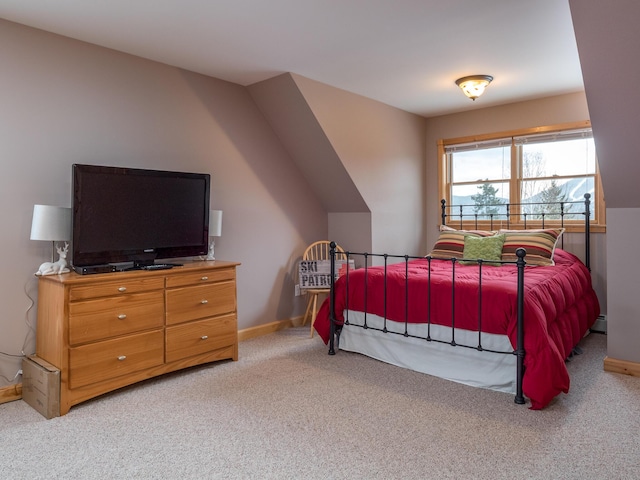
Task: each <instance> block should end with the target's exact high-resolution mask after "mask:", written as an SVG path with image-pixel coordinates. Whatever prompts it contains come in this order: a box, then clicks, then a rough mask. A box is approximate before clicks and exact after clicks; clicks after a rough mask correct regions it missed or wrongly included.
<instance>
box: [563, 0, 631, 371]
mask: <svg viewBox="0 0 640 480" xmlns="http://www.w3.org/2000/svg"><path fill="white" fill-rule="evenodd" d="M569 4H570V7H571V17H572V20H573V26H574V30H575V33H576V41H577V44H578V52H579V53H580V64H581V66H582V76H583V77H584V85H585V91H586V95H587V100H588V101H589V110H590V112H591V123H592V125H593V134H594V137H595V142H596V150H597V152H598V157H599V158H600V170H601V173H602V185H603V188H604V191H605V195H606V198H607V264H608V268H607V283H608V291H609V299H608V311H607V317H608V318H607V323H608V335H607V354H608V355H609V356H610V357H612V358H614V359H618V360H625V361H629V362H636V363H640V348H638V347H639V345H640V297H639V296H638V292H639V291H640V283H639V281H638V268H639V267H640V261H639V260H638V255H637V244H636V242H635V241H634V239H635V237H636V234H637V233H638V230H640V227H639V223H638V221H640V208H639V207H640V195H638V181H639V179H640V162H639V161H638V111H639V110H640V95H638V93H637V92H636V91H635V90H634V89H633V88H630V85H631V84H633V83H634V80H635V79H637V78H638V77H639V76H640V62H638V61H637V60H636V59H637V57H638V49H639V48H640V35H639V34H638V18H640V3H639V2H633V1H626V2H601V1H598V0H579V1H578V0H570V2H569ZM636 371H637V367H636Z"/></svg>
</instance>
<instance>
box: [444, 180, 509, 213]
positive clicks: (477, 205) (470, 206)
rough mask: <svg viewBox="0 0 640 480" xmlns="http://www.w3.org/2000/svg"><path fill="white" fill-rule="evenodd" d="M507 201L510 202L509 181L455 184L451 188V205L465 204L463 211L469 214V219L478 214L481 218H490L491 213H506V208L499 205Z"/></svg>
mask: <svg viewBox="0 0 640 480" xmlns="http://www.w3.org/2000/svg"><path fill="white" fill-rule="evenodd" d="M506 203H509V183H508V182H495V183H477V184H473V185H454V186H453V187H452V189H451V205H465V206H464V207H463V210H462V213H463V215H465V216H466V215H469V217H467V219H471V217H472V216H473V217H475V215H476V214H478V219H479V220H488V219H489V218H490V214H504V213H506V208H501V207H500V206H499V205H501V204H506ZM452 213H453V212H452ZM455 213H456V214H459V211H456V212H455Z"/></svg>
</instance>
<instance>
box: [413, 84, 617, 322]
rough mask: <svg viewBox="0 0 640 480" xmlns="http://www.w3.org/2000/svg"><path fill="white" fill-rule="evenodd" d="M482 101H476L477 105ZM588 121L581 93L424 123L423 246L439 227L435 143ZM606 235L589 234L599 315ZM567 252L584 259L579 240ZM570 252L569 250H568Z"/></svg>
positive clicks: (572, 240)
mask: <svg viewBox="0 0 640 480" xmlns="http://www.w3.org/2000/svg"><path fill="white" fill-rule="evenodd" d="M481 100H482V99H480V100H478V102H480V101H481ZM584 120H589V109H588V108H587V101H586V97H585V94H584V93H583V92H579V93H571V94H566V95H559V96H555V97H547V98H542V99H539V100H530V101H526V102H519V103H512V104H509V105H502V106H497V107H488V108H478V109H477V110H470V111H468V112H463V113H457V114H452V115H444V116H440V117H432V118H429V119H428V120H427V178H426V185H427V213H426V218H427V227H426V228H427V244H428V245H429V246H431V245H433V244H434V243H435V241H436V239H437V236H438V226H439V225H440V199H439V198H438V149H437V142H438V140H440V139H444V138H456V137H464V136H468V135H479V134H483V133H495V132H506V131H510V130H516V129H521V128H532V127H540V126H545V125H555V124H561V123H569V122H579V121H584ZM605 239H606V236H605V235H604V234H593V235H592V246H591V258H592V274H593V283H594V287H595V289H596V293H597V294H598V298H599V299H600V303H601V306H602V309H603V313H604V312H606V308H607V282H606V273H607V267H606V258H607V255H606V241H605ZM565 245H566V247H567V249H569V250H571V249H572V248H573V247H571V248H569V247H570V246H572V245H575V248H577V250H575V253H577V254H578V255H579V256H580V257H581V258H582V257H584V255H583V254H582V252H583V251H584V247H583V246H581V245H584V242H583V241H582V238H575V235H568V239H567V243H566V244H565ZM572 251H573V250H572Z"/></svg>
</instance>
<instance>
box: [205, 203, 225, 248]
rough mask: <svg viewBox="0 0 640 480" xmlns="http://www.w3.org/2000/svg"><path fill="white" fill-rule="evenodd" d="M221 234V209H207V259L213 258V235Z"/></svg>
mask: <svg viewBox="0 0 640 480" xmlns="http://www.w3.org/2000/svg"><path fill="white" fill-rule="evenodd" d="M221 236H222V210H209V254H208V255H207V260H215V259H216V257H214V256H213V248H214V246H215V240H214V237H221Z"/></svg>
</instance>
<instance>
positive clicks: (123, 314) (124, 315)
mask: <svg viewBox="0 0 640 480" xmlns="http://www.w3.org/2000/svg"><path fill="white" fill-rule="evenodd" d="M118 318H119V319H120V320H124V319H125V318H127V315H126V314H125V313H121V314H120V315H118Z"/></svg>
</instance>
